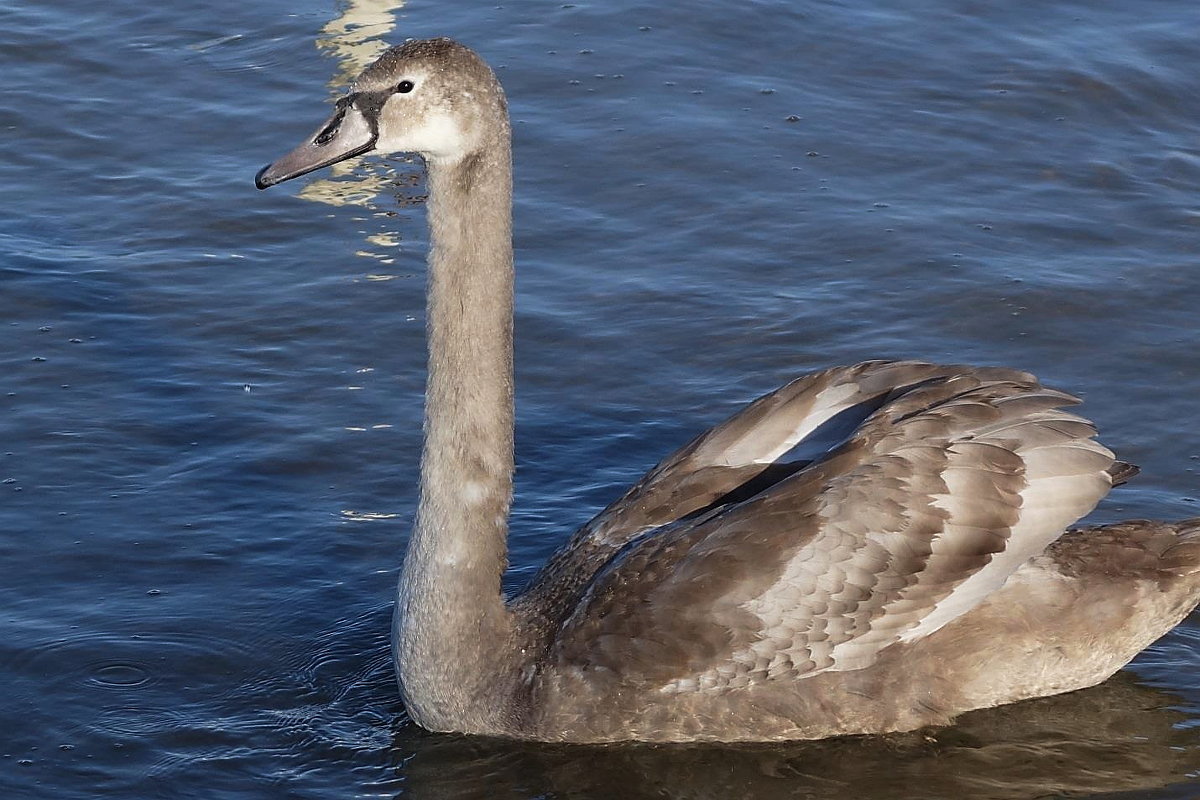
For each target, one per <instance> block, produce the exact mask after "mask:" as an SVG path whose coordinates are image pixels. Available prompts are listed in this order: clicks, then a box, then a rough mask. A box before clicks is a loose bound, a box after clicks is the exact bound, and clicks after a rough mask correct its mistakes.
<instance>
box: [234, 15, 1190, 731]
mask: <svg viewBox="0 0 1200 800" xmlns="http://www.w3.org/2000/svg"><path fill="white" fill-rule="evenodd" d="M510 138H511V137H510V127H509V118H508V112H507V107H506V101H505V96H504V92H503V90H502V89H501V87H500V84H499V82H498V81H497V79H496V77H495V75H494V74H493V73H492V71H491V69H489V67H488V66H487V65H486V64H485V63H484V61H483V60H482V59H481V58H480V57H479V56H478V55H476V54H475V53H474V52H473V51H472V50H470V49H469V48H467V47H466V46H464V45H462V44H459V43H457V42H455V41H453V40H450V39H430V40H420V41H417V40H413V41H409V42H407V43H405V44H403V45H400V46H397V47H393V48H391V49H390V50H388V51H386V52H385V53H384V54H383V55H382V56H381V57H380V58H379V59H378V60H377V61H376V62H375V63H373V64H372V65H371V66H369V67H368V68H367V69H366V70H365V71H364V72H363V73H362V74H361V75H360V76H359V77H358V78H357V79H356V80H355V82H354V84H353V86H352V87H351V89H350V91H349V93H348V94H346V95H345V96H344V97H342V98H341V99H340V100H338V101H337V104H336V107H335V110H334V113H333V116H332V117H331V118H330V119H329V120H328V121H327V122H326V123H325V124H324V125H322V126H321V127H320V128H319V129H318V130H317V131H316V133H314V134H313V135H312V136H311V137H310V138H309V139H308V140H306V141H304V142H303V143H302V144H300V145H299V146H298V147H297V148H296V149H295V150H293V151H291V152H290V153H288V154H287V155H284V156H283V157H281V158H280V159H278V160H277V161H275V162H273V163H272V164H270V165H268V166H266V167H264V168H263V169H262V170H261V171H260V172H259V173H258V174H257V175H256V177H255V183H256V185H257V186H258V187H259V188H260V189H263V188H266V187H269V186H272V185H274V184H277V183H280V182H282V181H286V180H290V179H292V178H295V177H297V176H300V175H304V174H306V173H309V172H312V171H313V170H316V169H319V168H321V167H324V166H328V165H330V164H333V163H335V162H338V161H342V160H345V159H348V158H351V157H353V156H358V155H362V154H366V153H390V152H397V151H402V152H412V153H417V154H420V155H421V156H422V157H423V159H424V162H425V164H426V168H427V172H428V188H429V200H428V222H429V227H430V233H431V237H430V242H431V245H430V252H429V273H428V318H427V319H428V325H427V327H428V331H427V333H428V347H429V368H428V382H427V386H426V400H425V429H424V430H425V441H424V449H423V451H422V455H421V473H420V474H421V477H420V495H419V501H418V508H417V515H416V521H415V523H414V529H413V531H412V535H411V538H410V540H409V543H408V549H407V553H406V555H405V558H404V562H403V566H402V568H401V572H400V578H399V587H398V591H397V598H396V606H395V615H394V622H393V629H392V648H393V655H394V664H395V670H396V675H397V678H398V681H399V685H400V691H401V694H402V696H403V699H404V703H405V706H406V708H407V710H408V713H409V715H410V716H411V718H412V719H413V720H414V721H415V722H417V723H418V724H420V725H421V726H423V727H425V728H427V729H429V730H431V731H444V732H450V731H454V732H461V733H467V734H482V735H489V736H499V737H510V738H518V739H529V740H541V741H561V742H612V741H622V740H642V741H659V742H667V741H676V742H687V741H721V742H733V741H773V740H774V741H778V740H791V739H817V738H824V737H830V736H837V735H844V734H872V733H882V732H888V731H902V730H911V729H915V728H918V727H922V726H927V725H944V724H949V723H950V722H951V721H952V720H953V719H954V717H955V716H957V715H959V714H961V713H963V712H965V711H969V710H971V709H977V708H985V707H990V706H996V705H1000V704H1003V703H1011V702H1015V701H1019V700H1022V699H1025V698H1031V697H1037V696H1042V695H1050V694H1056V693H1061V692H1068V691H1071V690H1075V689H1080V688H1083V687H1086V686H1091V685H1093V684H1096V683H1099V682H1100V681H1103V680H1104V679H1106V678H1107V677H1109V676H1110V675H1112V674H1113V673H1114V672H1115V671H1116V670H1118V669H1119V668H1121V667H1122V666H1123V665H1125V664H1126V663H1127V662H1128V661H1129V660H1130V659H1131V658H1133V657H1134V656H1135V655H1136V654H1137V653H1138V652H1139V651H1141V650H1142V649H1143V648H1145V647H1146V646H1147V645H1149V644H1150V643H1151V642H1153V641H1154V640H1155V639H1157V638H1159V637H1160V636H1162V635H1163V634H1164V633H1165V632H1166V631H1168V630H1169V629H1171V628H1172V627H1174V626H1175V625H1176V624H1178V623H1179V622H1180V621H1181V620H1182V619H1183V618H1184V617H1185V616H1186V615H1187V614H1188V613H1189V612H1190V611H1191V610H1192V609H1193V608H1194V607H1195V606H1196V604H1197V602H1198V600H1200V518H1196V519H1190V520H1185V521H1182V522H1176V523H1163V522H1151V521H1146V520H1136V521H1131V522H1124V523H1120V524H1115V525H1106V526H1102V527H1091V528H1083V529H1077V530H1069V528H1070V526H1071V525H1073V524H1074V523H1075V522H1076V521H1077V520H1078V519H1079V518H1080V517H1082V516H1083V515H1085V514H1087V513H1088V512H1089V511H1091V510H1092V508H1093V507H1094V506H1095V505H1096V503H1097V502H1099V500H1100V499H1101V498H1102V497H1103V496H1104V495H1105V494H1106V493H1107V492H1108V491H1109V489H1110V488H1111V487H1112V486H1113V485H1115V484H1118V483H1121V482H1123V481H1124V480H1125V479H1126V478H1128V477H1130V476H1131V475H1133V474H1134V473H1136V468H1135V467H1132V466H1131V465H1127V464H1123V463H1122V462H1119V461H1117V460H1115V458H1114V456H1113V454H1112V453H1111V452H1110V451H1109V450H1108V449H1106V448H1105V447H1104V446H1103V445H1101V444H1099V443H1098V442H1097V441H1096V440H1095V439H1094V436H1095V429H1094V428H1093V426H1092V424H1091V423H1090V422H1088V421H1087V420H1085V419H1083V418H1081V417H1079V416H1076V415H1075V414H1073V413H1070V412H1068V411H1065V410H1063V409H1064V408H1065V407H1067V406H1070V405H1072V404H1074V403H1076V402H1078V401H1077V399H1076V398H1074V397H1072V396H1071V395H1069V394H1066V393H1064V392H1061V391H1058V390H1055V389H1051V388H1047V387H1044V386H1042V385H1041V384H1040V383H1039V382H1038V380H1037V379H1036V378H1035V377H1034V376H1033V375H1030V374H1028V373H1026V372H1020V371H1017V370H1012V369H1002V368H995V367H970V366H961V365H949V366H947V365H937V364H927V363H919V362H909V361H892V362H888V361H870V362H866V363H862V364H857V365H854V366H847V367H834V368H831V369H825V370H823V371H820V372H815V373H812V374H808V375H804V376H802V377H800V378H798V379H796V380H794V381H792V382H791V383H788V384H787V385H785V386H783V387H782V388H780V389H777V390H776V391H774V392H771V393H770V394H767V395H765V396H763V397H760V398H759V399H757V400H755V401H754V402H752V403H750V404H749V405H748V406H746V407H745V408H744V409H742V410H741V411H739V412H738V413H736V414H734V415H733V416H732V417H731V418H730V419H728V420H726V421H724V422H722V423H721V424H719V425H717V426H716V427H715V428H712V429H711V430H709V431H707V432H705V433H703V434H701V435H699V436H698V437H696V438H695V439H693V440H692V441H691V442H689V443H688V444H686V445H685V446H684V447H683V448H682V449H680V450H678V451H677V452H675V453H674V454H672V455H670V456H669V457H667V458H666V459H665V460H664V461H662V462H661V463H659V464H658V465H657V466H656V467H654V469H652V470H651V471H650V472H649V473H648V474H647V475H646V476H645V477H643V478H642V479H641V480H640V481H639V482H638V483H637V484H636V485H635V486H634V487H633V488H631V489H630V490H629V491H628V492H626V494H625V495H624V496H623V497H621V498H620V499H619V500H617V501H616V502H614V503H613V504H612V505H610V506H608V507H607V508H606V509H604V510H603V511H602V512H601V513H600V514H599V515H597V516H596V517H595V518H594V519H592V520H591V521H590V522H588V523H587V524H586V525H585V526H584V527H583V528H582V529H581V530H579V531H578V532H577V533H576V534H575V535H574V536H573V538H571V539H570V541H569V542H568V543H567V544H566V546H564V547H562V548H561V549H560V550H558V551H557V552H556V553H554V555H552V556H551V557H550V559H549V560H548V562H547V563H546V564H545V566H544V567H543V568H542V569H541V570H540V572H539V573H538V574H537V575H536V577H535V578H534V579H533V580H532V581H531V583H530V585H529V586H528V587H527V588H526V589H525V590H524V591H522V592H521V593H520V594H518V595H516V596H515V597H512V598H508V599H506V598H505V596H504V594H503V592H502V589H501V575H502V573H503V572H504V569H505V567H506V563H507V534H508V512H509V505H510V502H511V499H512V473H513V369H512V353H513V350H512V336H513V330H512V329H513V251H512V230H511V229H512V223H511V216H512V215H511V208H512V169H511V149H510ZM844 430H848V431H849V432H848V433H843V434H842V435H841V436H840V437H837V438H836V441H837V444H835V445H833V446H831V447H829V449H827V450H826V451H825V452H824V453H823V454H822V455H820V456H819V457H817V458H816V459H814V460H812V461H809V462H805V461H799V460H795V459H793V458H791V456H790V453H791V451H793V448H795V446H796V445H797V444H799V443H801V442H803V441H806V440H807V441H812V440H813V439H819V438H821V437H829V436H831V435H833V434H834V433H835V432H837V433H841V432H842V431H844Z"/></svg>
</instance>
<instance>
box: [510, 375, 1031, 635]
mask: <svg viewBox="0 0 1200 800" xmlns="http://www.w3.org/2000/svg"><path fill="white" fill-rule="evenodd" d="M955 375H972V376H974V377H975V378H976V379H978V380H1013V381H1019V382H1033V383H1036V379H1035V378H1034V377H1033V376H1032V375H1029V374H1028V373H1025V372H1018V371H1016V370H1008V369H1001V368H994V367H992V368H979V367H967V366H962V365H951V366H945V365H937V364H927V363H922V362H916V361H867V362H863V363H861V364H856V365H854V366H849V367H834V368H831V369H826V370H822V371H820V372H814V373H810V374H808V375H804V376H801V377H799V378H797V379H795V380H793V381H791V382H790V383H787V384H785V385H784V386H782V387H780V388H779V389H776V390H775V391H773V392H770V393H769V394H766V395H763V396H762V397H760V398H758V399H757V400H755V401H754V402H752V403H750V404H749V405H747V406H746V407H745V408H743V409H741V410H740V411H738V412H737V413H736V414H734V415H733V416H732V417H730V418H729V419H727V420H726V421H725V422H722V423H721V424H719V425H717V426H716V427H714V428H710V429H709V430H707V431H705V432H704V433H702V434H700V435H699V436H697V437H696V438H695V439H693V440H692V441H690V442H688V443H687V444H686V445H684V446H683V447H681V448H679V450H677V451H675V452H674V453H672V454H671V455H670V456H668V457H667V458H665V459H663V461H662V462H660V463H659V464H658V465H657V466H656V467H654V468H653V469H652V470H650V471H649V472H648V473H647V474H646V475H645V476H644V477H643V478H642V479H641V480H640V481H638V482H637V483H636V484H635V485H634V486H633V487H632V488H630V489H629V491H627V492H626V493H625V494H624V495H623V496H622V497H621V498H620V499H619V500H617V501H615V502H614V503H612V504H611V505H609V506H608V507H607V508H605V509H604V510H603V511H601V512H600V513H599V514H597V515H596V516H595V517H594V518H593V519H592V520H591V521H590V522H588V523H587V524H586V525H584V526H583V527H582V528H580V529H579V531H577V532H576V533H575V535H574V536H573V537H572V538H571V540H570V541H569V542H568V543H567V545H566V546H564V547H562V548H560V549H559V550H558V551H557V552H555V553H554V554H553V555H552V556H551V557H550V559H549V560H548V561H547V563H546V564H545V565H544V566H543V567H542V568H541V570H540V571H539V572H538V574H537V575H536V576H535V578H534V579H533V580H532V581H531V582H530V585H529V587H528V588H527V589H526V590H525V591H524V593H523V594H522V595H521V596H520V597H518V598H516V600H515V603H517V604H518V605H525V606H526V607H527V608H530V609H538V611H539V613H542V614H546V613H549V614H550V615H551V616H555V615H565V614H566V613H569V611H570V609H572V608H574V606H575V605H576V604H577V602H578V599H579V593H580V592H581V591H582V590H583V588H584V587H585V586H586V585H587V583H588V582H589V581H591V579H592V578H593V577H594V575H595V574H596V571H597V570H599V569H600V568H601V567H602V566H603V565H604V564H606V563H608V561H609V560H610V559H611V558H612V557H613V556H614V555H615V554H616V553H617V552H619V551H620V549H621V548H622V547H624V546H625V545H627V544H628V543H629V542H630V541H631V540H633V539H635V538H636V537H639V536H643V535H645V534H646V533H647V532H650V531H655V530H659V529H662V528H663V526H667V525H670V524H671V523H674V522H676V521H677V520H681V519H683V518H685V517H688V516H689V515H694V514H697V513H698V512H701V511H702V510H704V509H707V508H710V507H712V506H714V505H723V504H727V503H729V502H733V501H736V500H737V499H738V498H739V497H743V498H744V497H745V496H749V495H752V494H757V493H758V492H759V491H761V490H762V489H763V488H765V486H768V485H770V484H772V483H774V482H776V481H778V480H779V479H780V478H781V477H782V476H786V475H788V474H790V473H793V472H795V471H797V470H798V469H799V468H800V466H801V465H800V464H781V463H779V461H780V459H782V458H784V457H785V455H786V454H787V453H788V452H789V451H790V450H791V449H792V448H794V447H796V446H797V445H799V444H801V443H803V442H805V441H806V440H807V439H809V438H810V437H812V436H813V435H814V433H817V432H819V431H821V430H822V428H823V426H828V425H830V423H831V421H834V420H836V419H837V418H838V417H839V416H842V415H847V414H851V415H853V414H854V413H855V412H860V413H865V412H870V411H873V410H875V409H876V408H877V407H878V406H879V405H880V404H882V403H883V402H886V400H887V399H888V398H890V397H892V396H894V395H895V394H897V393H900V392H903V391H904V390H905V388H906V387H912V386H914V385H917V384H919V383H921V382H924V381H929V380H935V379H944V378H948V377H952V376H955Z"/></svg>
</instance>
